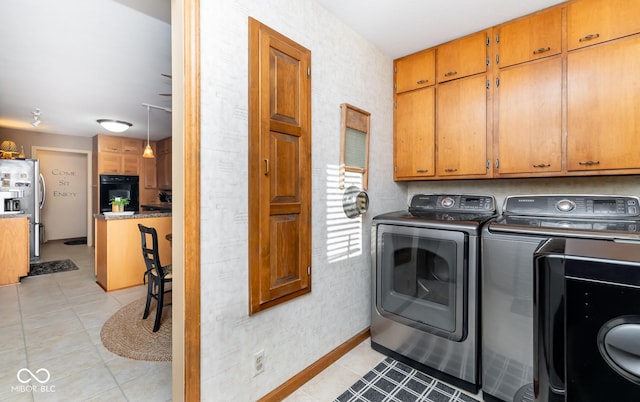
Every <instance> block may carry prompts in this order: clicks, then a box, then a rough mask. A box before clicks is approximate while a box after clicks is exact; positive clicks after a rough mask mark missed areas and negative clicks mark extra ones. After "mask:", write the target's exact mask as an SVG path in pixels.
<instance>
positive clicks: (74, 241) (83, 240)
mask: <svg viewBox="0 0 640 402" xmlns="http://www.w3.org/2000/svg"><path fill="white" fill-rule="evenodd" d="M64 244H66V245H67V246H74V245H77V244H87V238H86V237H77V238H75V239H68V240H67V241H65V242H64Z"/></svg>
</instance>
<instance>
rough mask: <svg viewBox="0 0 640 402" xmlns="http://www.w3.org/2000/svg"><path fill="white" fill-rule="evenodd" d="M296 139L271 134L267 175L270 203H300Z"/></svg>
mask: <svg viewBox="0 0 640 402" xmlns="http://www.w3.org/2000/svg"><path fill="white" fill-rule="evenodd" d="M298 139H299V138H298V137H296V136H293V135H287V134H282V133H274V132H272V133H271V149H270V154H271V165H272V166H271V167H270V168H269V169H270V171H271V172H272V173H270V174H269V177H270V183H269V187H270V190H271V195H270V199H271V201H270V202H271V203H272V204H273V203H291V202H300V187H299V184H298V183H299V180H300V158H299V157H300V146H299V141H298Z"/></svg>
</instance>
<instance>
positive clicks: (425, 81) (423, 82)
mask: <svg viewBox="0 0 640 402" xmlns="http://www.w3.org/2000/svg"><path fill="white" fill-rule="evenodd" d="M427 82H429V80H420V81H418V82H416V84H418V85H420V84H426V83H427Z"/></svg>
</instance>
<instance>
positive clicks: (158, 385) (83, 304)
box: [0, 241, 171, 402]
mask: <svg viewBox="0 0 640 402" xmlns="http://www.w3.org/2000/svg"><path fill="white" fill-rule="evenodd" d="M42 246H43V247H42V251H41V257H40V261H52V260H61V259H66V258H70V259H71V260H72V261H73V262H74V263H75V264H76V265H77V266H78V267H79V268H80V269H79V270H77V271H69V272H60V273H55V274H48V275H41V276H35V277H27V278H24V279H23V280H22V282H21V283H20V284H19V285H11V286H3V287H0V362H1V363H0V401H5V400H7V401H36V402H39V401H73V402H75V401H109V402H111V401H145V402H147V401H169V400H171V363H166V362H146V361H136V360H130V359H125V358H122V357H120V356H117V355H115V354H113V353H111V352H109V351H108V350H107V349H105V348H104V347H103V346H102V343H101V341H100V329H101V328H102V324H103V323H104V322H105V321H106V320H107V319H108V318H109V317H110V316H111V315H112V314H113V313H115V312H116V311H117V310H118V309H120V308H121V307H123V306H124V305H126V304H128V303H129V302H132V301H134V300H136V299H139V298H141V297H144V295H145V288H144V287H142V286H138V287H135V288H130V289H125V290H120V291H114V292H109V293H105V292H104V291H103V290H102V289H101V288H100V287H99V286H98V285H97V284H96V283H95V277H94V269H93V266H94V263H93V248H92V247H87V246H86V245H65V244H64V243H63V242H62V241H50V242H47V243H45V244H43V245H42ZM22 368H28V369H29V370H31V371H32V372H34V373H37V370H38V369H40V368H44V369H46V370H48V371H49V373H50V379H49V381H47V382H46V383H43V384H39V383H36V382H35V380H32V381H31V382H29V383H27V384H25V386H23V384H21V383H20V382H19V381H18V379H17V374H18V371H19V370H21V369H22ZM44 374H45V373H44V372H43V371H41V372H39V373H38V376H39V378H40V379H44V377H43V376H44ZM22 377H23V378H24V379H26V378H28V375H27V373H26V372H23V375H22ZM32 383H33V384H37V386H35V387H34V386H32V387H28V388H27V386H29V385H32ZM32 388H35V389H33V390H31V389H32ZM29 390H31V392H28V391H29Z"/></svg>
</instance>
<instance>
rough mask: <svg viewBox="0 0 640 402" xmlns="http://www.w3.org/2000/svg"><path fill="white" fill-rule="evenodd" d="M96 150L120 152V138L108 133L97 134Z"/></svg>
mask: <svg viewBox="0 0 640 402" xmlns="http://www.w3.org/2000/svg"><path fill="white" fill-rule="evenodd" d="M98 152H116V153H120V152H122V141H121V138H120V137H113V136H109V135H98Z"/></svg>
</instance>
